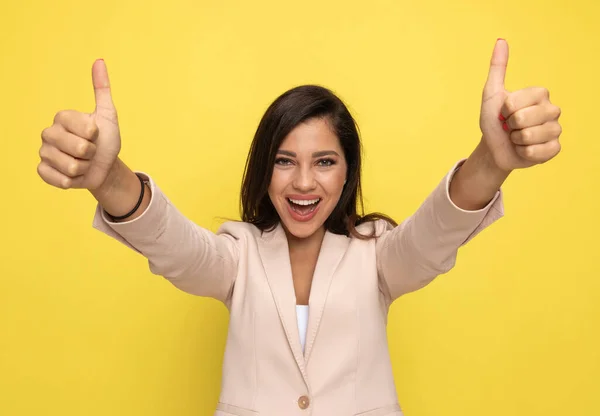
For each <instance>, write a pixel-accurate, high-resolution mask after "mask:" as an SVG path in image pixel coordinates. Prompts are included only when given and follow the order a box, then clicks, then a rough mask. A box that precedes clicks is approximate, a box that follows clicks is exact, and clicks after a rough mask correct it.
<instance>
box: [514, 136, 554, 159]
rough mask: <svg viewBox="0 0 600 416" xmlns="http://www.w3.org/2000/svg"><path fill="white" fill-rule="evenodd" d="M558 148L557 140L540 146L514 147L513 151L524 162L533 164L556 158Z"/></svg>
mask: <svg viewBox="0 0 600 416" xmlns="http://www.w3.org/2000/svg"><path fill="white" fill-rule="evenodd" d="M560 148H561V146H560V142H559V141H558V139H555V140H552V141H549V142H547V143H542V144H532V145H530V146H516V147H515V151H516V152H517V154H518V155H519V156H521V157H522V158H523V159H525V160H528V161H530V162H534V163H544V162H547V161H548V160H550V159H552V158H553V157H554V156H556V155H557V154H558V153H559V152H560Z"/></svg>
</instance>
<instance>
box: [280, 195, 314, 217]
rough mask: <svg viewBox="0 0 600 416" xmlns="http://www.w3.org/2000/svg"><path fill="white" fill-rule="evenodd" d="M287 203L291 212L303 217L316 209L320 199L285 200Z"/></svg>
mask: <svg viewBox="0 0 600 416" xmlns="http://www.w3.org/2000/svg"><path fill="white" fill-rule="evenodd" d="M287 201H288V203H289V204H290V207H291V208H292V211H294V212H295V213H297V214H299V215H302V216H305V215H308V214H310V213H311V212H313V211H314V210H315V209H316V208H317V206H318V205H319V203H320V202H321V198H316V199H307V200H299V199H291V198H287Z"/></svg>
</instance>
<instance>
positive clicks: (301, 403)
mask: <svg viewBox="0 0 600 416" xmlns="http://www.w3.org/2000/svg"><path fill="white" fill-rule="evenodd" d="M309 405H310V400H308V397H307V396H300V398H299V399H298V407H300V409H302V410H304V409H308V406H309Z"/></svg>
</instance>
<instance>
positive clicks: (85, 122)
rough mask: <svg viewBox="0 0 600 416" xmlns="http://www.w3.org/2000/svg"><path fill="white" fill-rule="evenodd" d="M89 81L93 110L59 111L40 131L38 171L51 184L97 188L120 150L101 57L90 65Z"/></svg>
mask: <svg viewBox="0 0 600 416" xmlns="http://www.w3.org/2000/svg"><path fill="white" fill-rule="evenodd" d="M92 83H93V85H94V93H95V97H96V109H95V111H94V112H93V113H91V114H87V113H81V112H78V111H75V110H64V111H60V112H58V113H57V114H56V116H55V117H54V124H52V126H50V127H48V128H46V129H44V130H43V131H42V146H41V148H40V158H41V162H40V164H39V165H38V168H37V171H38V174H39V175H40V177H41V178H42V179H43V180H44V182H46V183H48V184H50V185H52V186H56V187H58V188H63V189H67V188H87V189H90V190H93V189H96V188H98V187H100V186H101V185H102V184H103V183H104V182H105V181H106V178H107V177H108V174H109V173H110V171H111V169H112V168H113V166H114V165H115V161H116V159H117V156H118V155H119V151H120V150H121V136H120V133H119V124H118V120H117V111H116V109H115V106H114V104H113V102H112V97H111V94H110V83H109V79H108V71H107V69H106V65H105V63H104V61H103V60H98V61H96V62H94V65H93V66H92Z"/></svg>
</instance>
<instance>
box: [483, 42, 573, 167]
mask: <svg viewBox="0 0 600 416" xmlns="http://www.w3.org/2000/svg"><path fill="white" fill-rule="evenodd" d="M507 64H508V43H507V42H506V41H505V40H503V39H498V41H497V42H496V46H495V48H494V52H493V54H492V59H491V65H490V71H489V75H488V79H487V82H486V84H485V88H484V90H483V100H482V104H481V116H480V119H479V125H480V128H481V132H482V133H483V141H484V143H485V144H486V145H487V147H488V148H489V151H490V153H491V155H492V157H493V159H494V161H495V163H496V165H497V166H498V167H499V168H500V169H502V170H504V171H511V170H514V169H522V168H528V167H531V166H534V165H536V164H540V163H545V162H547V161H549V160H550V159H552V158H554V157H555V156H556V155H557V154H558V153H559V152H560V149H561V145H560V142H559V137H560V135H561V132H562V128H561V126H560V124H559V122H558V119H559V117H560V113H561V110H560V108H559V107H557V106H556V105H554V104H553V103H551V102H550V96H549V93H548V90H547V89H545V88H541V87H531V88H524V89H521V90H517V91H514V92H509V91H507V90H506V89H505V88H504V77H505V75H506V67H507Z"/></svg>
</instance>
